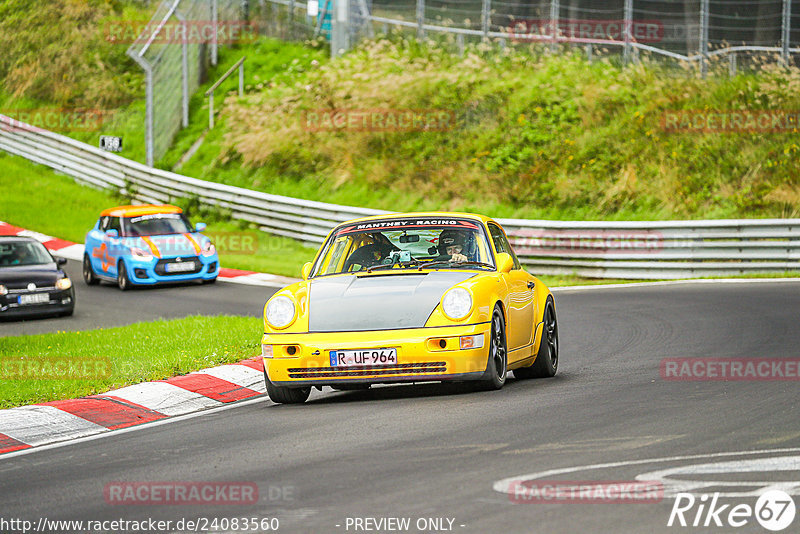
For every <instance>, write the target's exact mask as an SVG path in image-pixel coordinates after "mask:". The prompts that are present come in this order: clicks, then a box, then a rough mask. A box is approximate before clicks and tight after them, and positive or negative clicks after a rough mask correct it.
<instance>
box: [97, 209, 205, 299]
mask: <svg viewBox="0 0 800 534" xmlns="http://www.w3.org/2000/svg"><path fill="white" fill-rule="evenodd" d="M205 228H206V225H205V224H204V223H197V225H196V226H194V227H192V226H191V224H190V223H189V220H188V219H187V218H186V215H184V213H183V210H181V208H179V207H177V206H169V205H163V206H156V205H152V204H147V205H143V206H119V207H116V208H110V209H107V210H105V211H103V212H102V213H101V214H100V219H98V221H97V224H95V226H94V228H92V229H91V230H90V231H89V233H87V234H86V244H85V252H84V255H83V279H84V280H85V281H86V283H87V284H88V285H94V284H97V283H98V282H99V281H100V280H107V281H111V282H116V284H117V285H118V286H119V288H120V289H121V290H123V291H125V290H126V289H129V288H130V287H131V286H132V285H153V284H158V283H164V282H185V281H189V280H201V281H202V282H204V283H213V282H215V281H216V280H217V274H218V273H219V257H218V256H217V250H216V248H215V247H214V244H213V243H212V242H211V239H210V238H208V237H207V236H205V235H203V234H202V233H201V232H202V231H203V230H204V229H205Z"/></svg>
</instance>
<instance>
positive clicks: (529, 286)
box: [528, 282, 536, 289]
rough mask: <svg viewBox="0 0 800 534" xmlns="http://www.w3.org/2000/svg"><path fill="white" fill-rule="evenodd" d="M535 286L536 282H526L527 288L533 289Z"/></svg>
mask: <svg viewBox="0 0 800 534" xmlns="http://www.w3.org/2000/svg"><path fill="white" fill-rule="evenodd" d="M534 287H536V282H528V289H533V288H534Z"/></svg>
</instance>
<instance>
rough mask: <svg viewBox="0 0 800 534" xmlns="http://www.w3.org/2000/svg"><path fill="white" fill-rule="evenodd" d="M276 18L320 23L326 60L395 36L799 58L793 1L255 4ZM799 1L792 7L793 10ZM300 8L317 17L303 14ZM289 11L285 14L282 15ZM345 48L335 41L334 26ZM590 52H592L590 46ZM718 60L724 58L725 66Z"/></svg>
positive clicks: (797, 11)
mask: <svg viewBox="0 0 800 534" xmlns="http://www.w3.org/2000/svg"><path fill="white" fill-rule="evenodd" d="M259 2H260V3H261V4H264V5H267V4H269V5H271V6H272V9H273V11H272V12H273V13H275V16H276V17H279V16H280V13H282V12H283V13H285V12H286V10H287V9H288V10H290V11H292V12H293V13H294V16H293V17H292V24H293V26H292V27H293V32H294V35H304V33H303V30H305V35H307V34H308V33H314V34H315V35H319V33H320V32H319V31H318V29H317V31H315V29H316V26H318V24H319V21H320V20H321V19H320V17H329V18H330V19H331V20H332V24H333V27H334V30H333V31H332V34H331V42H332V53H333V54H334V55H336V54H338V53H339V52H341V51H342V50H343V49H347V48H349V47H350V46H352V45H353V44H355V43H357V42H358V40H359V39H361V38H363V37H365V36H367V35H368V34H369V35H371V34H373V33H376V32H377V33H380V32H388V31H390V30H392V29H401V30H403V31H407V32H409V33H412V34H415V35H416V36H417V37H419V38H430V37H433V36H435V35H437V34H441V33H453V34H456V35H458V36H459V42H460V43H462V44H463V43H469V42H471V41H482V40H486V39H492V40H495V41H499V42H500V44H501V45H503V46H504V45H516V44H528V43H543V44H547V45H549V46H550V47H552V48H554V49H555V48H564V47H575V46H585V47H588V48H587V50H588V52H589V53H590V54H591V53H592V52H594V53H598V52H599V53H619V54H621V55H623V56H624V58H625V60H635V58H636V57H637V55H638V53H639V52H648V53H652V54H655V55H660V56H666V57H670V58H673V59H677V60H684V61H688V62H693V63H697V64H698V65H700V66H701V68H702V69H703V70H704V69H705V66H706V63H707V62H708V61H709V60H713V59H714V58H721V57H722V56H725V55H728V54H729V53H735V54H737V55H738V60H739V61H746V60H748V59H753V58H758V60H760V61H765V60H768V61H774V60H776V59H779V60H781V61H784V62H789V61H793V59H792V57H791V55H792V54H796V53H798V52H800V49H798V48H797V47H798V46H800V8H798V7H797V6H796V5H793V2H792V0H757V1H752V0H677V1H676V0H672V1H670V0H614V1H610V2H609V1H600V0H538V1H531V2H522V1H500V0H317V1H315V0H310V1H308V2H299V1H298V2H290V1H289V0H259ZM797 3H798V2H794V4H797ZM309 4H313V5H314V6H318V8H319V13H320V15H319V16H318V17H313V18H312V17H308V16H307V15H305V13H306V8H307V7H308V6H309ZM289 6H291V7H289ZM337 24H344V25H345V26H346V29H345V30H344V32H343V33H344V34H345V35H346V36H347V38H346V39H345V40H342V41H337V39H336V29H335V28H336V25H337ZM592 47H594V48H592ZM726 61H727V60H726Z"/></svg>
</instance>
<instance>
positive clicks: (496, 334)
mask: <svg viewBox="0 0 800 534" xmlns="http://www.w3.org/2000/svg"><path fill="white" fill-rule="evenodd" d="M507 347H508V345H507V343H506V320H505V318H504V317H503V312H502V311H501V310H500V306H498V305H496V306H495V307H494V312H493V313H492V331H491V334H490V339H489V361H488V363H487V365H486V373H485V374H484V376H483V378H482V379H481V381H480V382H478V384H477V385H478V389H482V390H492V389H500V388H502V387H503V385H504V384H505V383H506V366H507V364H508V349H507Z"/></svg>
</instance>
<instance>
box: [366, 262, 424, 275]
mask: <svg viewBox="0 0 800 534" xmlns="http://www.w3.org/2000/svg"><path fill="white" fill-rule="evenodd" d="M420 263H422V262H421V261H419V260H411V261H400V262H397V263H382V264H380V265H373V266H372V267H370V268H369V269H367V273H371V272H372V271H377V270H380V269H391V268H392V267H394V266H395V265H399V266H400V267H401V268H403V269H405V268H408V267H409V266H411V265H419V264H420Z"/></svg>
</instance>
